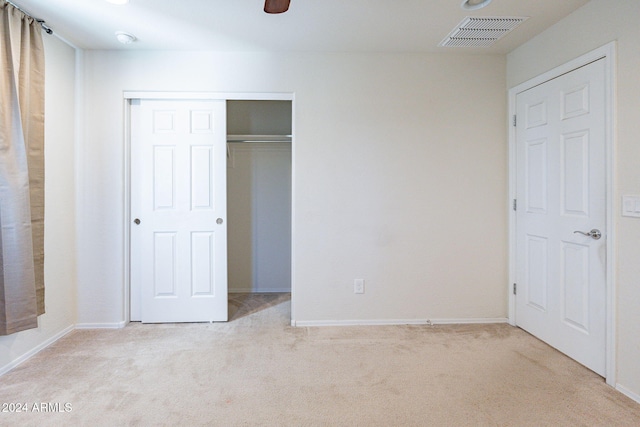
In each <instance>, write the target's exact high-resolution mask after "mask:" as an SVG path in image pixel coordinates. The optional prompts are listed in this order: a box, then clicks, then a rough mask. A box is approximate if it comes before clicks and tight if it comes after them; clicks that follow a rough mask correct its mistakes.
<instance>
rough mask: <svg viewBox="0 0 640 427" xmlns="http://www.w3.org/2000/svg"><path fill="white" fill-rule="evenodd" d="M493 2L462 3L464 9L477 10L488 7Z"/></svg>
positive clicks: (470, 0) (474, 1) (469, 0)
mask: <svg viewBox="0 0 640 427" xmlns="http://www.w3.org/2000/svg"><path fill="white" fill-rule="evenodd" d="M489 3H491V0H464V1H463V2H462V8H463V9H467V10H477V9H482V8H483V7H485V6H488V5H489Z"/></svg>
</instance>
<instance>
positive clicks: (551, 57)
mask: <svg viewBox="0 0 640 427" xmlns="http://www.w3.org/2000/svg"><path fill="white" fill-rule="evenodd" d="M639 20H640V2H639V1H636V0H634V1H629V0H591V1H590V2H589V3H588V4H587V5H585V6H583V7H582V8H580V9H579V10H577V11H576V12H574V13H573V14H572V15H570V16H568V17H567V18H565V19H563V20H562V21H560V22H559V23H557V24H556V25H554V26H553V27H551V28H550V29H548V30H547V31H545V32H544V33H542V34H540V35H539V36H538V37H536V38H534V39H533V40H531V41H530V42H528V43H527V44H525V45H523V46H521V47H520V48H518V49H516V50H515V51H513V52H511V53H510V54H509V55H508V58H507V84H508V86H509V87H513V86H516V85H517V84H519V83H522V82H524V81H526V80H528V79H530V78H532V77H534V76H536V75H539V74H541V73H543V72H545V71H547V70H550V69H552V68H554V67H556V66H558V65H561V64H563V63H565V62H568V61H569V60H571V59H574V58H576V57H578V56H580V55H582V54H584V53H586V52H589V51H591V50H593V49H595V48H597V47H600V46H602V45H604V44H606V43H608V42H611V41H614V40H615V41H617V58H618V61H617V67H618V70H617V76H616V79H617V93H616V97H617V101H616V105H615V108H616V114H617V123H616V131H617V132H616V133H617V138H616V143H615V197H614V200H615V201H616V203H615V213H614V223H615V228H616V239H617V241H616V246H615V253H616V262H617V266H616V272H615V275H616V283H615V286H616V290H617V315H616V319H617V325H616V326H617V343H618V346H617V382H618V384H619V388H620V389H621V390H622V391H624V392H626V393H627V394H629V395H631V396H633V397H635V399H636V400H640V363H638V361H640V339H639V338H638V337H640V307H639V305H638V304H639V302H640V261H639V260H640V245H639V244H638V242H640V219H637V218H626V217H622V216H621V206H620V205H621V197H622V195H623V194H635V195H640V168H638V159H640V144H638V135H640V108H639V107H638V105H639V103H638V100H639V99H640V79H639V78H638V70H639V69H640V44H639V43H638V41H639V40H640V26H638V21H639Z"/></svg>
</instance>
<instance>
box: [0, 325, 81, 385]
mask: <svg viewBox="0 0 640 427" xmlns="http://www.w3.org/2000/svg"><path fill="white" fill-rule="evenodd" d="M74 329H75V326H74V325H71V326H68V327H66V328H65V329H63V330H62V331H60V332H58V333H57V334H55V335H54V336H52V337H51V338H49V339H48V340H46V341H44V342H42V343H40V344H39V345H37V346H36V347H34V348H32V349H31V350H29V351H28V352H26V353H25V354H23V355H22V356H20V357H18V358H17V359H14V360H12V361H11V362H9V363H8V364H6V365H5V366H2V367H0V375H4V374H6V373H7V372H9V371H10V370H12V369H13V368H15V367H16V366H18V365H20V364H21V363H23V362H25V361H27V360H28V359H30V358H31V357H33V356H35V355H36V354H38V353H39V352H41V351H42V350H44V349H45V348H47V347H49V346H50V345H51V344H53V343H54V342H56V341H58V340H59V339H60V338H62V337H63V336H65V335H67V334H68V333H69V332H71V331H73V330H74Z"/></svg>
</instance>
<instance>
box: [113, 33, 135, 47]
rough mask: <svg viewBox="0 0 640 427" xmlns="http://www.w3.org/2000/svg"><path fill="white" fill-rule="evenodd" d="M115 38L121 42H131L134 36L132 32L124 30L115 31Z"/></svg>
mask: <svg viewBox="0 0 640 427" xmlns="http://www.w3.org/2000/svg"><path fill="white" fill-rule="evenodd" d="M116 38H117V39H118V41H119V42H120V43H122V44H131V43H133V42H134V41H136V40H137V39H136V36H134V35H133V34H129V33H125V32H124V31H116Z"/></svg>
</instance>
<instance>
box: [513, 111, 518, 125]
mask: <svg viewBox="0 0 640 427" xmlns="http://www.w3.org/2000/svg"><path fill="white" fill-rule="evenodd" d="M516 117H517V116H516V115H515V114H514V115H513V127H516V125H517V123H518V119H517V118H516Z"/></svg>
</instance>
